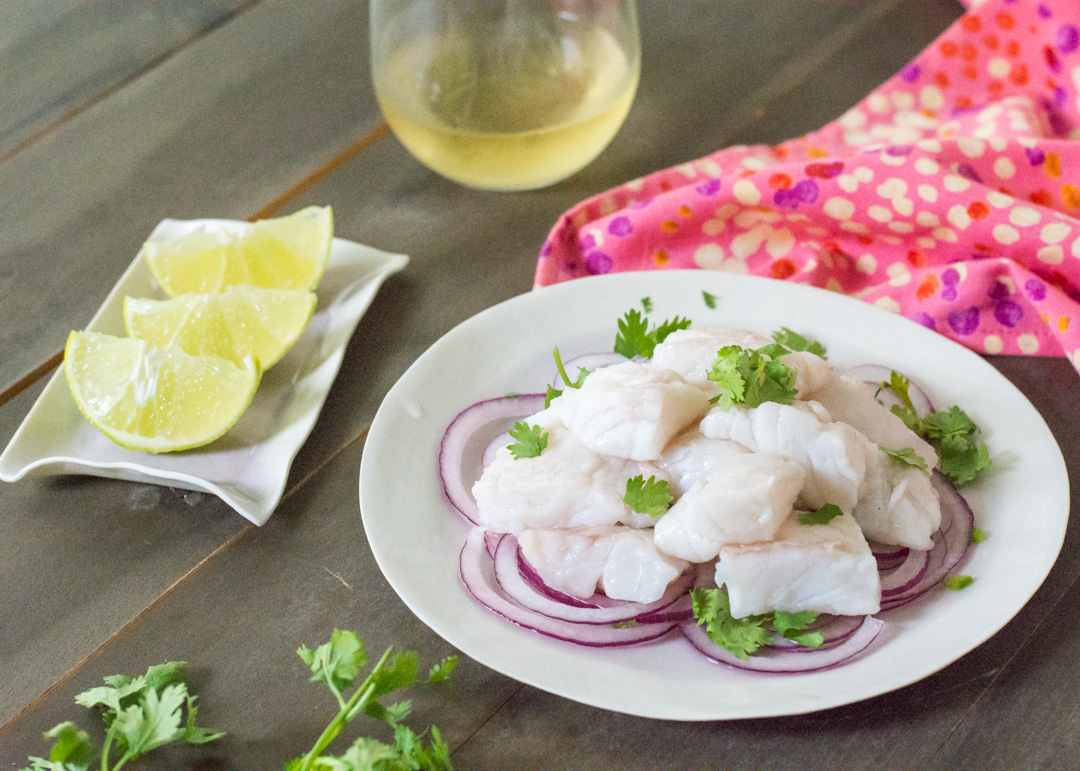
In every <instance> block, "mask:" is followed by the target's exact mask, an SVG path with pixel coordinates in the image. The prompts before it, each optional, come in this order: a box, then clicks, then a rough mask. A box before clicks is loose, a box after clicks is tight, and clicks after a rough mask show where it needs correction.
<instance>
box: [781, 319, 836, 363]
mask: <svg viewBox="0 0 1080 771" xmlns="http://www.w3.org/2000/svg"><path fill="white" fill-rule="evenodd" d="M772 339H773V340H775V341H776V342H777V343H779V344H780V345H782V346H784V347H785V348H787V349H788V350H789V351H806V352H807V353H812V354H814V355H815V356H820V357H821V358H822V359H827V358H829V357H828V356H826V355H825V346H824V345H822V344H821V343H819V342H818V341H817V340H811V339H810V338H808V337H803V336H802V335H800V334H799V333H798V332H793V331H791V330H790V329H788V328H787V327H780V330H779V331H778V332H773V335H772Z"/></svg>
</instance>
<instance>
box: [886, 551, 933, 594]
mask: <svg viewBox="0 0 1080 771" xmlns="http://www.w3.org/2000/svg"><path fill="white" fill-rule="evenodd" d="M930 551H932V550H927V551H910V552H908V556H907V559H906V560H904V561H903V563H901V565H900V566H899V567H898V568H896V570H894V571H892V572H891V573H889V574H887V575H884V576H882V577H881V598H882V600H885V599H887V598H889V597H894V596H898V595H901V594H905V593H907V592H909V591H911V590H912V589H913V588H914V587H915V586H917V585H918V583H919V582H920V581H921V580H922V578H923V576H925V575H926V570H927V568H928V566H929V565H930Z"/></svg>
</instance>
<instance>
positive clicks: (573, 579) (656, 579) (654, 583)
mask: <svg viewBox="0 0 1080 771" xmlns="http://www.w3.org/2000/svg"><path fill="white" fill-rule="evenodd" d="M518 545H519V546H520V547H521V553H522V556H524V557H525V559H526V560H528V562H529V564H530V565H532V566H533V568H534V569H535V570H536V572H537V573H539V574H540V577H541V578H542V579H544V583H546V584H547V585H548V586H550V587H551V588H552V589H557V590H558V591H560V592H565V593H566V594H572V595H574V596H575V597H583V598H584V597H590V596H592V595H593V594H594V593H595V592H596V590H597V589H600V590H602V591H603V592H604V594H606V595H607V596H608V597H611V598H612V599H616V600H629V601H631V602H654V601H656V600H658V599H660V597H661V596H662V595H663V594H664V590H665V589H667V586H668V584H669V583H671V582H672V581H673V580H674V579H675V578H676V577H678V576H679V575H681V574H682V572H683V571H684V570H686V568H687V567H688V565H687V563H686V562H684V561H683V560H680V559H676V558H674V557H670V556H668V555H666V554H663V553H661V552H660V551H659V550H657V548H656V546H655V545H654V544H653V541H652V538H650V537H649V533H648V532H647V531H641V530H634V529H632V528H628V527H587V528H573V529H569V530H525V531H523V532H522V533H521V535H520V536H518Z"/></svg>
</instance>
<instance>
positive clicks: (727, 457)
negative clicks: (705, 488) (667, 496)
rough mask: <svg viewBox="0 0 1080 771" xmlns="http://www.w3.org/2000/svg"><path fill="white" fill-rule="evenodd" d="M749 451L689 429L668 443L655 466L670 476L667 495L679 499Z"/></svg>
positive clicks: (724, 440)
mask: <svg viewBox="0 0 1080 771" xmlns="http://www.w3.org/2000/svg"><path fill="white" fill-rule="evenodd" d="M749 452H750V451H749V450H748V449H746V448H745V447H743V446H742V445H741V444H739V443H738V442H732V441H731V440H729V439H709V438H708V437H707V436H704V435H703V434H702V433H701V431H700V430H699V429H698V427H697V426H691V427H690V428H688V429H686V430H685V431H683V432H682V433H681V434H679V435H678V436H677V437H675V438H674V439H672V440H671V442H669V443H668V445H667V447H665V448H664V453H663V455H661V456H660V460H658V461H656V465H657V466H659V467H660V468H662V469H663V470H664V471H665V472H667V474H668V475H669V476H670V478H671V481H670V483H669V484H670V485H671V491H672V492H673V493H674V494H675V495H682V494H683V493H685V492H686V491H687V490H689V489H690V488H691V487H693V486H694V485H695V484H697V483H698V482H700V481H701V480H703V479H705V478H706V477H708V476H710V475H712V474H713V473H714V472H716V471H718V470H720V469H722V468H723V467H724V466H726V465H727V464H729V463H730V462H731V461H733V460H734V459H736V458H737V457H738V456H740V455H747V454H749Z"/></svg>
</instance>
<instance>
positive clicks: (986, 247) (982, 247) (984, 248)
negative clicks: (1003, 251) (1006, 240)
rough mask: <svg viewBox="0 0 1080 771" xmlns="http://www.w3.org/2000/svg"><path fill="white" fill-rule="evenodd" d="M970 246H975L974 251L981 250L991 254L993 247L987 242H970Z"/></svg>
mask: <svg viewBox="0 0 1080 771" xmlns="http://www.w3.org/2000/svg"><path fill="white" fill-rule="evenodd" d="M972 246H973V247H975V251H977V252H982V253H983V254H992V253H993V251H994V247H992V246H989V245H987V244H972Z"/></svg>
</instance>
